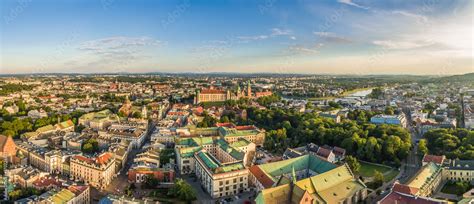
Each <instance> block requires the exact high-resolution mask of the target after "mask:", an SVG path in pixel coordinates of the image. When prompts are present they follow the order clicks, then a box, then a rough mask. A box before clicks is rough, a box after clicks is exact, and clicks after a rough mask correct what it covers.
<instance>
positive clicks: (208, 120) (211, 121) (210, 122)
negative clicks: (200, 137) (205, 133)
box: [196, 112, 217, 128]
mask: <svg viewBox="0 0 474 204" xmlns="http://www.w3.org/2000/svg"><path fill="white" fill-rule="evenodd" d="M216 122H217V120H216V119H215V118H214V117H212V116H210V115H209V114H208V113H207V112H204V113H203V119H202V121H201V122H199V123H198V124H197V125H196V126H197V127H203V128H206V127H213V126H215V125H216Z"/></svg>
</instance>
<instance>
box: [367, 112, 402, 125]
mask: <svg viewBox="0 0 474 204" xmlns="http://www.w3.org/2000/svg"><path fill="white" fill-rule="evenodd" d="M370 122H371V123H374V124H390V125H400V126H402V127H406V126H407V120H406V118H405V114H400V115H375V116H372V118H370Z"/></svg>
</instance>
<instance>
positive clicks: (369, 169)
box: [359, 162, 391, 177]
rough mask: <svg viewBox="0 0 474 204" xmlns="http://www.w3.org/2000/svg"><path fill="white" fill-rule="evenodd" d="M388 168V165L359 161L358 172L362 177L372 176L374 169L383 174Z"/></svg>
mask: <svg viewBox="0 0 474 204" xmlns="http://www.w3.org/2000/svg"><path fill="white" fill-rule="evenodd" d="M390 169H391V168H390V167H388V166H378V165H374V164H369V163H365V162H360V170H359V174H360V175H361V176H363V177H372V176H374V174H375V171H376V170H377V171H379V172H380V173H382V174H384V173H385V172H388V171H390Z"/></svg>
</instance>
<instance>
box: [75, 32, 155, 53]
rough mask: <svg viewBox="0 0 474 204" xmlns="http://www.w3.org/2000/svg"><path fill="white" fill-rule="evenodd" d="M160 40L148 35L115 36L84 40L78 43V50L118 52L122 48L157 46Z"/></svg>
mask: <svg viewBox="0 0 474 204" xmlns="http://www.w3.org/2000/svg"><path fill="white" fill-rule="evenodd" d="M159 44H160V41H158V40H154V39H153V38H150V37H124V36H115V37H108V38H101V39H96V40H90V41H86V42H83V43H81V44H80V46H79V49H80V50H88V51H95V52H99V53H102V52H120V51H121V50H123V49H129V48H134V47H143V46H149V45H151V46H157V45H159Z"/></svg>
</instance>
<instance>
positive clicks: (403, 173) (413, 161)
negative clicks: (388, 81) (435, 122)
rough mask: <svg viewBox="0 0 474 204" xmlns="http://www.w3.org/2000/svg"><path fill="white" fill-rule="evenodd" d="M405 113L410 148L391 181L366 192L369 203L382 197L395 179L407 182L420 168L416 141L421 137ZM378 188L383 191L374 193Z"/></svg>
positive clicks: (408, 115)
mask: <svg viewBox="0 0 474 204" xmlns="http://www.w3.org/2000/svg"><path fill="white" fill-rule="evenodd" d="M405 114H406V115H407V121H408V122H407V123H408V127H407V129H408V131H409V132H410V134H411V143H412V148H411V150H410V152H409V154H408V157H407V158H406V159H405V160H404V161H402V164H401V166H400V173H399V174H398V175H397V176H396V177H395V178H394V179H393V180H391V181H389V182H386V183H384V184H383V185H382V186H381V187H379V188H378V189H375V190H374V191H373V192H371V193H369V194H368V196H367V197H368V198H369V200H368V202H369V203H371V202H372V201H374V202H375V201H378V200H380V199H382V198H383V197H384V196H385V195H386V194H387V193H388V192H389V188H390V187H391V186H392V185H393V183H394V182H395V181H397V180H398V181H400V183H405V182H407V181H408V180H409V179H410V178H411V177H412V176H413V175H415V173H416V172H417V171H418V170H419V169H420V168H421V161H420V155H418V144H417V141H419V140H420V139H422V137H421V136H420V135H419V134H418V133H417V132H416V131H415V129H414V128H413V127H412V126H411V124H412V119H411V117H410V114H409V113H405ZM378 190H380V191H383V193H382V194H381V195H378V196H377V195H376V192H377V191H378Z"/></svg>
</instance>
